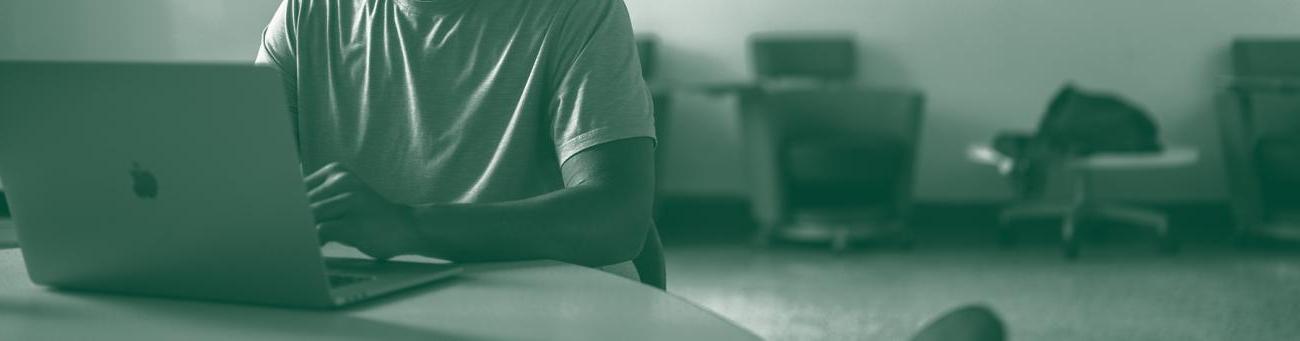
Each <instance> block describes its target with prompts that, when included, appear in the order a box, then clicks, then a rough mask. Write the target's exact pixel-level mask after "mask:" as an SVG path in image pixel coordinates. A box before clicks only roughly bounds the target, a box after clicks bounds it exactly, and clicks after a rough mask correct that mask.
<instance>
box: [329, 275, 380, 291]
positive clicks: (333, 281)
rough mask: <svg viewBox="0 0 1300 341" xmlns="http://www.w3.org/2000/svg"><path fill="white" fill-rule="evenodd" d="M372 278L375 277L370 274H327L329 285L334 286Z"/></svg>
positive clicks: (337, 286) (343, 285) (339, 286)
mask: <svg viewBox="0 0 1300 341" xmlns="http://www.w3.org/2000/svg"><path fill="white" fill-rule="evenodd" d="M372 279H375V278H374V277H371V276H358V275H344V274H329V281H330V286H331V287H335V288H342V287H345V286H349V285H352V284H357V283H361V282H365V281H369V280H372Z"/></svg>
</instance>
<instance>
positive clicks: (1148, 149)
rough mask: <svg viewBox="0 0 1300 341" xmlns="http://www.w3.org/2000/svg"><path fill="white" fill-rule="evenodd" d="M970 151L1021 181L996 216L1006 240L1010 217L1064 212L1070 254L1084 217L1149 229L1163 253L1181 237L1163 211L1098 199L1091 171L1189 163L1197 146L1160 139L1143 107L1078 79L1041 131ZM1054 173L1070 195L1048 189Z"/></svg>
mask: <svg viewBox="0 0 1300 341" xmlns="http://www.w3.org/2000/svg"><path fill="white" fill-rule="evenodd" d="M967 154H968V156H969V157H970V159H971V160H972V161H974V162H977V163H989V164H992V165H994V166H996V167H997V168H998V170H999V171H1000V172H1002V173H1003V174H1005V175H1006V176H1007V178H1008V180H1009V181H1010V182H1011V184H1012V185H1013V186H1014V187H1016V192H1017V193H1018V198H1017V201H1016V202H1014V203H1013V204H1012V205H1011V206H1009V207H1007V208H1006V209H1004V210H1003V211H1002V213H1001V215H1000V217H999V227H998V233H999V235H1000V242H1001V244H1002V245H1003V246H1004V247H1009V246H1012V245H1013V244H1015V241H1016V233H1015V231H1014V230H1013V229H1012V226H1011V224H1012V223H1013V222H1016V221H1021V220H1025V219H1030V218H1046V217H1050V218H1056V217H1060V218H1061V219H1062V222H1061V225H1060V231H1061V241H1062V243H1063V254H1064V256H1065V258H1066V259H1074V258H1076V257H1078V255H1079V244H1080V238H1079V236H1078V235H1079V232H1080V231H1079V230H1080V228H1081V227H1082V225H1081V223H1082V222H1083V221H1084V220H1086V219H1104V220H1108V221H1115V222H1123V223H1128V224H1133V225H1138V226H1141V227H1145V228H1149V229H1152V230H1154V231H1155V233H1156V234H1157V235H1158V237H1159V240H1160V250H1161V251H1162V252H1166V253H1172V252H1173V251H1175V250H1176V248H1177V241H1176V240H1175V239H1174V238H1173V236H1171V232H1170V229H1169V218H1168V217H1167V215H1166V214H1165V213H1164V212H1162V211H1159V210H1156V209H1149V208H1138V207H1133V206H1121V205H1116V204H1111V203H1102V202H1099V201H1097V200H1096V199H1095V198H1094V195H1093V193H1092V189H1091V184H1092V177H1093V175H1094V174H1095V173H1097V172H1099V171H1108V172H1149V171H1153V170H1166V169H1179V168H1185V167H1187V166H1191V165H1193V164H1195V163H1196V162H1197V160H1198V159H1199V152H1198V151H1197V150H1195V149H1191V148H1176V149H1165V148H1164V147H1163V146H1161V144H1160V141H1159V136H1158V128H1157V126H1156V124H1155V121H1154V119H1153V118H1151V116H1150V114H1148V113H1146V111H1145V110H1144V109H1142V108H1140V107H1138V106H1137V105H1134V104H1132V103H1130V102H1129V101H1128V100H1126V99H1124V98H1122V97H1119V96H1117V95H1113V94H1107V93H1100V92H1091V91H1083V90H1080V89H1078V88H1076V87H1075V86H1074V85H1073V84H1066V85H1065V86H1064V87H1063V88H1062V89H1061V90H1060V91H1059V92H1058V93H1057V95H1056V96H1055V97H1054V98H1053V99H1052V100H1051V103H1050V104H1049V105H1048V107H1047V110H1046V112H1045V113H1044V115H1043V118H1042V121H1041V122H1040V123H1039V125H1038V131H1036V132H1034V133H1033V134H1023V133H1008V132H1004V133H1000V134H998V136H996V137H995V138H994V142H993V145H992V146H991V147H989V146H974V147H972V148H971V149H970V150H968V152H967ZM1056 178H1064V179H1065V186H1069V189H1068V191H1067V193H1069V195H1068V198H1056V197H1054V196H1050V195H1046V194H1045V192H1046V186H1047V185H1048V184H1050V180H1051V179H1056Z"/></svg>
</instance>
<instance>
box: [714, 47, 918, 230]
mask: <svg viewBox="0 0 1300 341" xmlns="http://www.w3.org/2000/svg"><path fill="white" fill-rule="evenodd" d="M750 44H751V45H750V46H751V52H752V54H753V56H752V57H753V60H754V64H755V71H756V73H757V74H758V76H759V81H758V82H757V84H755V85H753V86H751V87H750V88H749V89H745V90H742V91H741V96H740V97H741V98H740V99H741V112H742V114H741V121H742V124H743V130H744V139H745V142H746V149H747V151H746V153H747V156H748V157H747V164H748V165H749V167H748V168H749V171H750V174H749V180H750V183H751V186H750V191H751V192H750V198H751V202H752V204H753V215H754V218H755V220H756V221H757V222H758V223H759V225H760V227H759V231H758V233H757V235H756V236H755V241H756V242H757V243H758V244H759V245H765V244H766V243H767V242H769V241H770V240H771V239H772V238H773V237H779V238H783V239H790V240H799V241H829V242H830V243H831V247H832V249H833V250H835V251H843V250H844V249H846V248H847V246H848V244H849V242H850V241H852V240H861V239H867V238H879V237H894V238H896V239H898V240H899V241H901V242H902V245H904V246H910V244H911V234H910V233H909V232H908V230H907V229H906V228H905V219H906V217H907V214H908V210H909V209H910V203H911V189H912V182H913V181H912V174H913V168H914V163H915V158H916V147H917V141H918V137H919V131H920V124H921V112H922V105H923V99H922V96H921V95H920V94H919V93H917V92H915V91H910V90H903V89H886V88H870V87H863V86H858V85H854V84H852V83H851V82H852V81H853V79H854V78H855V73H856V62H857V60H856V53H855V48H854V43H853V39H852V37H845V36H790V35H775V34H774V35H758V36H755V37H754V38H753V39H751V41H750Z"/></svg>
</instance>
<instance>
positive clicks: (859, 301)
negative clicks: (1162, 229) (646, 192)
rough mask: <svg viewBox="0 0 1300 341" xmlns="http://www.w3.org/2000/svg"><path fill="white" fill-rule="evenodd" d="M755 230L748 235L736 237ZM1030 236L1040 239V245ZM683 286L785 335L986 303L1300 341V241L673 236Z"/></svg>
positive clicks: (1053, 322)
mask: <svg viewBox="0 0 1300 341" xmlns="http://www.w3.org/2000/svg"><path fill="white" fill-rule="evenodd" d="M730 239H732V240H742V238H730ZM1027 244H1028V243H1027ZM666 245H667V252H668V254H667V257H668V266H669V290H670V291H671V292H674V293H676V294H678V295H681V296H683V297H686V298H687V299H690V300H692V301H695V302H697V303H699V304H701V305H703V306H705V307H708V308H710V309H713V310H715V311H717V312H719V313H720V314H722V315H723V316H726V317H728V318H730V319H732V320H734V321H736V322H738V323H739V324H741V325H743V326H745V327H747V328H750V329H752V330H754V331H755V332H757V333H758V334H759V335H762V336H764V337H766V338H769V339H775V340H905V339H907V337H908V336H909V335H911V334H912V333H914V332H915V331H916V330H917V329H918V328H919V327H920V325H921V324H922V323H924V322H925V321H926V320H927V319H928V318H930V317H933V316H935V315H936V314H939V313H941V312H943V311H944V310H947V309H950V308H953V307H956V306H959V305H962V304H968V303H985V304H987V305H989V306H991V307H993V308H994V309H995V310H997V311H998V312H999V313H1000V314H1001V315H1002V316H1003V318H1004V319H1005V320H1006V322H1007V323H1008V324H1009V325H1010V333H1011V338H1012V339H1013V340H1300V252H1296V251H1287V250H1276V249H1275V250H1270V251H1249V252H1241V251H1238V250H1235V249H1233V248H1231V247H1228V246H1216V245H1212V244H1209V245H1187V246H1185V247H1184V250H1183V252H1182V253H1181V254H1179V255H1177V256H1173V257H1169V256H1161V255H1158V254H1157V253H1156V252H1155V251H1154V250H1153V249H1152V247H1151V245H1149V244H1146V243H1143V244H1135V243H1122V242H1112V243H1108V244H1106V245H1085V248H1084V253H1083V255H1082V258H1081V259H1080V260H1079V261H1077V262H1074V263H1069V262H1065V261H1063V260H1062V259H1061V258H1060V253H1059V249H1057V248H1056V245H1054V244H1051V243H1032V244H1030V245H1022V246H1021V247H1019V248H1016V249H1013V250H999V249H997V248H996V247H993V246H992V245H990V244H989V243H988V242H986V241H980V242H963V241H960V240H954V241H949V242H931V243H925V242H923V243H922V244H920V245H919V247H918V248H917V249H915V250H912V251H901V250H896V249H891V248H875V249H871V248H868V249H865V250H859V251H854V252H850V253H848V254H844V255H832V254H830V253H829V252H827V251H826V250H825V249H822V248H811V247H801V246H777V247H774V248H769V249H766V250H759V249H755V248H752V247H750V246H748V245H746V244H745V243H743V242H738V241H731V242H729V241H712V242H700V241H684V242H683V241H676V240H673V239H671V238H669V239H667V240H666Z"/></svg>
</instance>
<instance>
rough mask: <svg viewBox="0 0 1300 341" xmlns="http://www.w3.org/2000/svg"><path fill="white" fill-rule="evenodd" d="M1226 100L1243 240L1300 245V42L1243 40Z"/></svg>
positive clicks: (1229, 158)
mask: <svg viewBox="0 0 1300 341" xmlns="http://www.w3.org/2000/svg"><path fill="white" fill-rule="evenodd" d="M1232 58H1233V72H1234V74H1233V75H1232V77H1231V78H1230V81H1229V84H1227V85H1228V87H1227V89H1226V91H1224V93H1223V94H1222V97H1221V98H1220V104H1221V110H1219V124H1220V129H1221V134H1220V136H1222V138H1223V149H1224V157H1225V166H1226V168H1227V174H1228V188H1229V191H1230V193H1231V195H1230V197H1231V200H1232V207H1233V212H1234V218H1235V220H1236V225H1237V231H1238V233H1237V234H1238V240H1239V241H1240V242H1242V245H1245V244H1247V243H1249V242H1251V241H1253V240H1254V239H1257V238H1262V239H1276V240H1283V241H1300V219H1296V218H1297V216H1300V38H1263V39H1254V38H1240V39H1237V40H1235V41H1233V44H1232Z"/></svg>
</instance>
